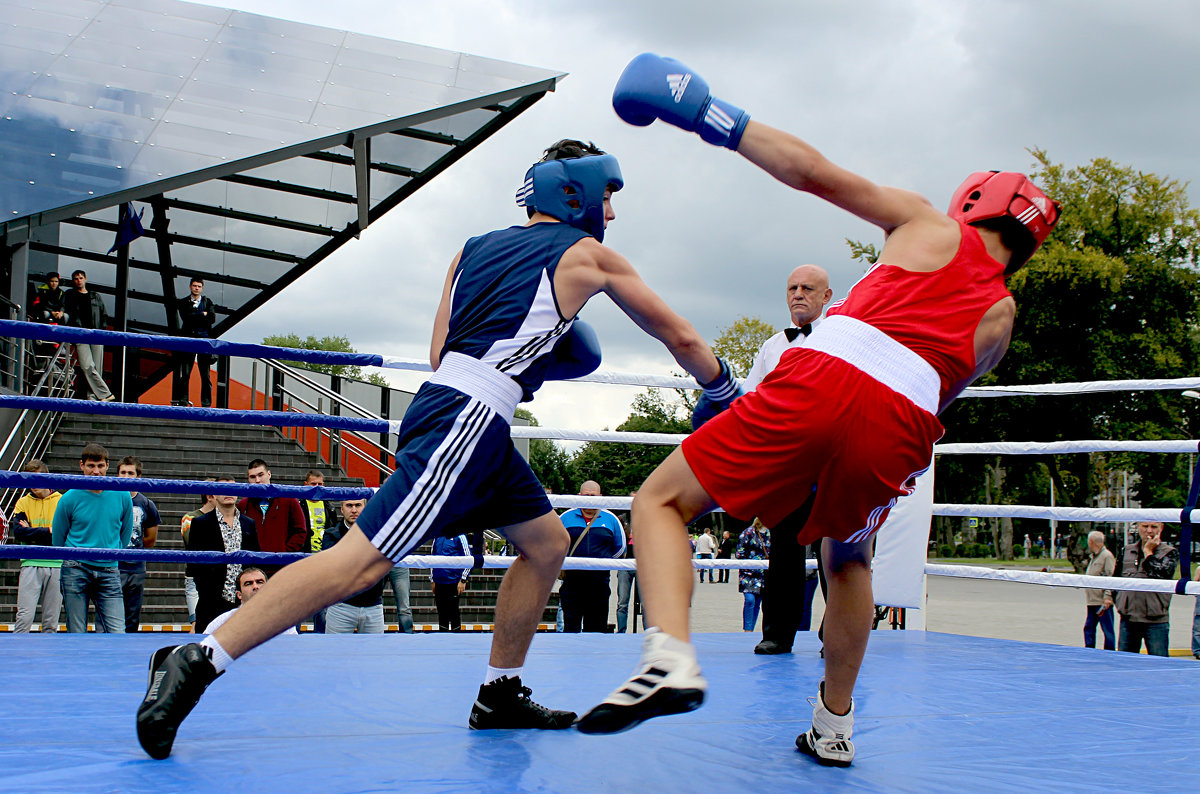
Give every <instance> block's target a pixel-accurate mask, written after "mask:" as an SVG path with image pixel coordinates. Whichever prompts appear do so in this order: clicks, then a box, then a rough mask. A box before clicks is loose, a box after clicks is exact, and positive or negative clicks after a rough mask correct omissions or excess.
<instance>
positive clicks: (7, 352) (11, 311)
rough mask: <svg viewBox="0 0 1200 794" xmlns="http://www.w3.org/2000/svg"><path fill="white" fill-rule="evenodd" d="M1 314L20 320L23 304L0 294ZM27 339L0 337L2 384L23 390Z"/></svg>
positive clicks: (0, 381)
mask: <svg viewBox="0 0 1200 794" xmlns="http://www.w3.org/2000/svg"><path fill="white" fill-rule="evenodd" d="M0 316H2V317H4V318H5V319H6V320H20V319H23V318H22V317H21V305H20V304H19V303H13V302H12V300H10V299H9V298H8V297H7V296H5V295H0ZM24 361H25V340H24V339H10V338H8V337H3V338H0V386H3V387H5V388H7V389H12V390H13V391H15V392H20V391H22V385H23V383H24V378H25V367H24V365H23V362H24Z"/></svg>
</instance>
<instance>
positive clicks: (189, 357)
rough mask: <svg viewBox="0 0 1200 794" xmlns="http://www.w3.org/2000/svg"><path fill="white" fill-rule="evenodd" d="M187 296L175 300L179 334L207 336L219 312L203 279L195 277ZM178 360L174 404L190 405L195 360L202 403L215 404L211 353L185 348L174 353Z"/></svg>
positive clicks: (174, 382)
mask: <svg viewBox="0 0 1200 794" xmlns="http://www.w3.org/2000/svg"><path fill="white" fill-rule="evenodd" d="M188 290H189V293H190V294H188V295H185V296H183V297H182V298H180V299H179V300H178V301H176V303H175V307H176V310H177V311H178V312H179V333H180V335H181V336H190V337H192V338H193V339H207V338H208V337H209V335H210V334H211V333H212V327H213V321H214V320H215V319H216V312H215V310H214V307H213V302H212V301H210V300H209V299H208V298H206V297H204V296H203V295H202V294H201V293H202V292H203V291H204V279H202V278H199V277H194V278H193V279H192V281H191V284H190V285H189V287H188ZM172 358H173V359H174V363H175V373H174V376H173V377H172V379H171V405H191V404H192V403H191V401H190V400H189V399H188V392H189V388H188V387H189V385H190V381H191V380H192V362H195V363H196V367H197V369H199V370H200V405H202V406H204V407H205V408H208V407H210V406H211V405H212V377H211V375H210V374H209V373H210V371H211V369H212V365H213V358H214V357H213V355H212V354H211V353H187V352H184V351H182V350H180V351H176V352H175V353H173V354H172Z"/></svg>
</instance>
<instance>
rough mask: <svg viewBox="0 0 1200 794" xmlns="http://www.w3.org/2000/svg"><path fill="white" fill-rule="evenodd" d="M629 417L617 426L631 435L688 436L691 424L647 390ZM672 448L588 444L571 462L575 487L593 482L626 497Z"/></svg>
mask: <svg viewBox="0 0 1200 794" xmlns="http://www.w3.org/2000/svg"><path fill="white" fill-rule="evenodd" d="M632 407H633V410H632V412H631V413H630V414H629V417H628V418H627V419H626V420H625V421H624V422H622V423H621V424H620V425H618V426H617V429H618V430H625V431H629V432H631V433H690V432H691V430H692V425H691V420H690V418H689V417H688V416H686V415H684V412H683V411H682V410H681V408H680V406H679V404H678V403H677V402H674V401H668V400H667V398H666V396H665V395H664V393H663V392H662V391H661V390H657V389H647V390H646V391H645V392H644V393H642V394H639V395H638V396H637V397H635V398H634V400H633V406H632ZM672 449H674V447H672V446H659V445H651V444H610V443H606V442H599V441H589V442H587V443H586V444H584V445H583V446H582V447H580V448H579V450H578V451H577V452H576V453H575V455H574V457H572V458H571V473H572V475H573V478H574V481H575V483H576V484H578V483H580V482H583V481H584V480H595V481H596V482H598V483H600V486H601V487H602V488H603V489H604V492H605V493H607V494H614V495H623V494H628V493H629V492H630V491H634V490H636V489H638V488H639V487H641V484H642V483H643V482H645V480H646V478H647V477H649V476H650V472H652V471H654V469H655V468H657V467H658V464H660V463H662V462H663V461H664V460H665V459H666V457H667V455H670V454H671V451H672Z"/></svg>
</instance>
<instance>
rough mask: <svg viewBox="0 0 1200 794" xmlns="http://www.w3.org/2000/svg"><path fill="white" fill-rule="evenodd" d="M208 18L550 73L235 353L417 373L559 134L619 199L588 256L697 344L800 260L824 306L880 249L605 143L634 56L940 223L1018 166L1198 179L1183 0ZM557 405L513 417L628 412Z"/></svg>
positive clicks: (837, 214) (370, 1)
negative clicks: (647, 289)
mask: <svg viewBox="0 0 1200 794" xmlns="http://www.w3.org/2000/svg"><path fill="white" fill-rule="evenodd" d="M230 4H231V5H233V6H235V7H237V8H240V9H244V10H247V11H253V12H256V13H265V14H269V15H273V16H279V17H283V18H287V19H293V20H296V21H301V22H307V23H311V24H321V25H327V26H330V27H338V28H348V29H351V30H354V31H357V32H362V33H367V34H371V35H379V36H386V37H389V38H395V39H400V40H405V41H412V42H415V43H418V44H424V45H430V46H436V47H443V48H448V49H454V50H458V51H463V52H468V53H472V54H475V55H481V56H486V57H493V58H500V59H503V60H509V61H514V62H518V63H525V64H529V65H532V66H539V67H544V68H550V69H561V70H563V71H566V72H568V73H569V74H568V76H567V78H566V79H564V80H563V81H562V82H561V84H560V85H559V87H558V90H557V91H556V92H554V93H553V94H550V95H548V96H547V97H545V98H544V99H543V100H542V101H541V102H539V103H538V104H537V105H535V106H534V107H533V108H532V109H531V110H529V111H528V112H527V113H525V114H524V115H523V116H522V117H520V118H518V119H517V120H516V121H514V122H513V123H512V124H510V125H509V126H508V127H506V128H505V129H503V130H501V131H500V132H499V133H498V134H497V135H495V136H494V137H493V138H492V139H490V140H488V141H487V142H485V143H484V144H483V145H482V146H480V147H479V148H478V149H477V150H475V151H474V152H472V153H471V154H469V155H468V156H467V157H466V158H465V159H464V160H463V161H462V162H461V163H459V164H458V165H456V166H454V167H453V168H451V169H450V170H449V171H448V172H447V173H446V174H444V175H443V176H441V177H439V178H438V179H436V180H434V182H433V183H432V184H430V185H429V186H427V187H425V188H422V189H421V190H420V191H418V192H417V194H415V195H414V196H413V197H412V198H411V199H409V200H408V201H406V202H404V203H403V204H401V205H400V207H398V208H397V209H395V210H393V211H392V212H391V213H390V214H389V215H388V216H386V217H385V218H384V219H382V220H381V221H380V222H379V223H377V224H375V225H374V226H372V227H371V228H370V229H369V230H367V232H366V233H365V234H364V235H363V237H362V239H361V240H359V241H357V242H354V243H351V244H350V245H347V246H346V247H345V248H343V249H342V250H341V251H339V252H338V253H337V254H335V255H334V256H332V257H330V258H329V259H328V260H326V261H325V262H323V263H322V264H321V265H320V266H319V267H318V268H317V269H316V270H315V271H314V272H312V273H310V274H308V275H306V276H305V277H303V278H301V279H299V280H298V281H297V282H296V283H295V284H293V285H291V286H290V287H288V288H287V289H286V290H284V292H283V293H282V294H281V295H279V296H278V297H277V298H275V299H273V300H272V301H271V302H270V303H268V304H267V305H266V306H265V307H264V308H263V309H261V310H260V311H259V312H257V313H256V314H255V315H254V316H252V317H251V318H249V319H248V320H247V321H246V322H244V323H243V324H242V325H241V326H239V328H237V329H236V330H235V333H234V336H235V337H237V338H245V339H254V338H261V336H262V335H263V334H265V333H274V332H281V331H291V332H295V333H299V334H301V335H307V334H309V333H314V334H317V335H318V336H323V335H326V334H332V333H336V334H344V335H346V336H349V337H350V339H351V340H352V342H353V343H354V344H355V345H356V346H357V347H358V348H359V349H360V350H371V351H373V352H383V353H391V354H395V355H409V356H423V355H426V354H427V352H428V344H429V335H430V328H431V327H432V322H433V313H434V310H435V308H436V305H437V301H438V297H439V295H440V291H441V288H442V283H443V279H444V277H445V273H446V268H447V265H448V263H449V262H450V259H451V257H452V256H453V255H454V253H455V251H457V250H458V248H459V247H460V246H461V245H462V243H463V242H464V241H465V240H466V239H467V238H468V237H470V236H472V235H475V234H479V233H482V232H485V231H488V230H490V229H492V228H497V227H501V226H505V225H509V224H513V223H520V222H522V220H523V215H522V213H521V211H520V210H519V209H518V208H517V207H515V205H514V204H513V198H512V197H513V191H514V190H515V189H516V186H517V183H518V182H519V181H520V178H521V176H522V174H523V173H524V170H525V168H526V167H527V166H528V164H529V163H530V162H532V161H533V160H534V159H536V157H537V156H538V155H539V154H540V151H541V149H542V148H543V147H544V146H546V145H547V144H548V143H550V142H552V141H554V140H556V139H557V138H560V137H564V136H568V135H569V136H573V137H582V138H587V139H591V140H595V141H596V142H597V143H598V144H599V145H600V146H601V147H603V148H605V149H607V150H608V151H611V152H613V153H615V154H617V156H618V157H619V158H620V160H621V166H622V171H623V172H624V175H625V178H626V189H625V190H624V191H622V192H621V193H620V194H619V195H618V196H617V198H616V201H615V203H614V206H615V209H616V212H617V216H618V217H617V220H616V221H615V223H614V224H613V225H612V227H611V228H610V230H609V232H608V235H607V237H606V242H607V243H609V244H610V245H612V246H613V247H614V248H616V249H617V250H619V251H621V252H622V253H623V254H625V255H626V256H627V257H628V258H629V259H630V261H632V262H633V263H634V265H635V266H636V267H638V268H639V271H640V272H641V273H642V275H643V277H644V278H645V279H646V281H647V283H649V284H650V286H651V287H653V288H654V289H655V290H656V291H658V292H660V293H661V294H662V295H663V297H664V298H665V299H666V300H667V301H668V303H670V304H671V305H672V306H673V307H675V308H676V309H677V310H678V311H679V312H680V313H681V314H683V315H684V316H685V317H687V318H688V319H689V320H691V321H692V322H693V323H694V324H695V325H696V326H697V328H698V329H699V330H700V331H701V332H702V333H703V334H704V335H706V336H707V337H709V338H713V337H715V336H716V335H717V334H718V333H719V331H720V329H721V328H722V327H723V326H726V325H729V324H730V323H732V322H733V321H734V320H735V319H737V318H738V317H739V316H741V315H745V314H749V315H756V316H760V317H762V318H764V319H766V320H768V321H769V322H775V323H782V322H783V321H784V320H785V319H786V314H785V311H784V308H783V301H782V298H781V294H782V293H781V291H782V286H783V283H784V279H785V278H786V276H787V273H788V272H789V271H790V270H791V268H792V267H794V266H795V265H796V264H799V263H802V262H816V263H819V264H822V265H824V266H825V267H826V268H827V269H828V270H829V271H830V276H831V286H832V287H833V289H834V291H835V293H836V294H838V295H844V294H845V292H846V290H847V289H849V287H850V286H851V285H852V284H853V283H854V281H855V280H857V278H858V277H859V276H860V275H861V273H862V270H863V266H862V265H861V264H859V263H856V262H852V261H850V259H849V255H848V249H847V248H846V246H845V243H844V242H843V240H844V238H847V237H850V238H854V239H860V240H863V241H866V242H875V243H879V242H881V241H882V236H881V234H880V233H879V231H878V230H877V229H875V228H874V227H872V226H870V225H868V224H866V223H864V222H862V221H860V220H858V219H856V218H853V217H851V216H849V215H848V214H846V213H844V212H841V211H838V210H836V209H834V208H832V207H831V206H829V205H826V204H824V203H822V202H821V201H819V200H818V199H815V198H813V197H811V196H807V195H803V194H798V193H796V192H794V191H792V190H790V189H788V188H786V187H784V186H782V185H780V184H778V183H776V182H774V181H773V180H772V179H771V178H770V177H768V176H766V175H765V174H764V173H761V172H759V171H757V170H756V169H755V168H753V167H752V166H750V165H749V164H747V163H746V162H745V161H744V160H742V159H741V158H739V157H738V156H737V155H735V154H733V153H731V152H728V151H725V150H720V149H714V148H713V147H710V146H708V145H706V144H704V143H703V142H701V141H700V140H699V139H697V138H696V137H695V136H690V135H684V134H682V133H680V132H679V131H677V130H675V129H673V128H670V127H667V126H665V125H663V124H661V123H659V124H655V125H652V126H651V127H649V128H633V127H629V126H626V125H625V124H623V123H621V122H620V120H619V119H617V118H616V117H615V115H614V114H613V113H612V111H611V108H610V105H609V97H610V95H611V91H612V85H613V83H614V81H615V80H616V78H617V76H618V75H619V74H620V72H621V70H622V69H623V68H624V65H625V64H626V63H627V61H628V59H629V58H630V57H632V56H633V55H635V54H636V53H638V52H641V51H644V50H651V51H656V52H660V53H663V54H669V55H673V56H675V57H677V58H679V59H681V60H683V61H684V62H685V63H688V64H689V65H691V66H692V67H693V68H695V69H697V70H698V71H700V72H701V73H702V74H704V75H705V76H706V77H707V79H708V81H709V83H710V84H711V85H712V86H713V89H714V93H716V94H718V95H719V96H722V98H725V99H727V100H729V101H733V102H735V103H737V104H740V105H741V106H743V107H745V108H746V109H747V110H748V111H749V112H750V113H751V115H752V116H753V117H754V118H756V119H759V120H762V121H764V122H767V123H769V124H773V125H775V126H779V127H782V128H784V129H787V130H790V131H793V132H795V133H796V134H798V135H800V136H802V137H804V138H805V139H806V140H810V141H811V142H812V143H814V144H815V145H816V146H818V147H819V148H821V150H822V151H823V152H824V153H825V154H826V155H827V156H828V157H830V158H831V159H832V160H834V161H835V162H837V163H839V164H841V165H844V166H845V167H847V168H850V169H851V170H854V171H856V172H859V173H862V174H864V175H866V176H868V177H869V178H871V179H874V180H876V181H878V182H880V183H882V184H889V185H898V186H902V187H906V188H910V189H913V190H916V191H918V192H920V193H922V194H924V195H926V196H927V197H928V198H929V199H930V200H931V201H932V202H933V203H934V204H935V205H938V206H941V205H943V204H944V203H945V202H946V201H947V200H948V199H949V196H950V194H951V193H952V192H953V190H954V188H955V187H956V186H957V184H958V182H959V181H960V180H961V179H962V178H963V177H964V176H965V175H966V174H968V173H970V172H971V171H975V170H980V169H987V168H999V169H1006V170H1008V169H1012V170H1025V169H1027V168H1029V167H1030V165H1031V163H1032V158H1031V157H1030V156H1029V154H1028V152H1027V148H1029V147H1042V148H1045V149H1047V150H1048V151H1049V152H1050V154H1051V156H1052V157H1053V158H1054V159H1055V160H1057V161H1059V162H1064V163H1066V164H1068V165H1076V164H1082V163H1084V162H1086V161H1088V160H1089V159H1091V158H1093V157H1097V156H1106V157H1112V158H1114V159H1116V160H1117V161H1119V162H1121V163H1126V164H1129V165H1132V166H1134V167H1137V168H1140V169H1142V170H1146V171H1155V172H1158V173H1161V174H1169V175H1171V176H1173V177H1175V178H1177V179H1180V180H1181V181H1190V182H1192V185H1193V187H1192V190H1195V189H1196V184H1197V180H1196V176H1197V175H1198V174H1200V154H1197V147H1196V146H1195V145H1194V130H1195V129H1197V122H1198V121H1200V118H1198V116H1200V96H1198V93H1200V88H1198V87H1197V81H1196V80H1195V75H1196V74H1200V54H1197V49H1196V47H1195V46H1194V41H1193V40H1194V36H1195V31H1196V30H1197V29H1198V28H1200V25H1198V24H1197V23H1200V11H1197V10H1196V9H1197V7H1196V6H1195V5H1194V4H1193V3H1191V2H1185V0H1180V1H1179V2H1167V1H1166V0H1148V2H1143V3H1139V4H1136V5H1133V4H1128V3H1121V2H1116V1H1115V0H1098V1H1094V2H1089V3H1088V4H1086V6H1084V5H1081V4H1058V5H1056V4H1047V3H1044V2H1032V1H1031V0H1011V1H1010V2H1004V3H962V2H958V0H908V1H907V2H897V1H896V0H865V1H864V2H855V3H827V2H815V0H803V1H792V2H789V1H787V0H778V1H777V2H772V1H767V0H757V1H755V0H748V1H747V2H742V3H738V4H711V3H695V2H685V1H684V0H669V1H667V2H656V3H645V2H633V0H610V1H608V2H604V3H593V4H583V5H571V6H566V5H564V4H562V3H552V2H543V1H540V0H521V1H520V2H517V1H516V0H513V1H511V2H510V1H507V0H504V1H502V0H462V1H461V2H452V3H428V2H415V1H413V0H359V1H358V2H355V3H353V4H349V5H347V4H330V3H326V2H324V0H321V1H320V2H318V1H317V0H286V1H285V0H231V2H230ZM348 12H349V13H348ZM584 314H585V316H587V318H588V320H589V321H590V322H592V323H593V324H594V325H595V326H596V328H597V331H598V333H599V334H600V337H601V340H602V342H603V345H604V349H605V357H606V358H605V366H606V367H608V368H611V369H620V370H638V369H644V370H645V371H651V372H658V373H665V372H670V371H674V370H677V369H678V368H677V366H676V365H675V364H674V362H673V361H672V360H671V358H670V356H669V355H667V354H666V352H665V351H664V350H663V348H662V347H661V346H660V345H658V344H657V343H655V342H653V341H652V340H650V339H649V338H648V337H646V336H645V335H644V334H642V333H641V332H640V331H639V330H637V328H636V327H635V326H634V325H633V324H632V323H631V322H630V321H629V320H628V319H627V318H625V317H623V316H622V315H621V313H620V312H619V311H618V310H617V309H615V308H614V307H613V306H612V304H611V303H608V302H606V301H604V300H603V299H600V298H597V299H594V300H593V301H592V303H591V304H590V305H589V306H588V307H587V308H586V309H585V312H584ZM558 388H561V389H564V390H570V391H569V392H568V393H569V394H570V396H569V397H558V396H554V397H551V396H550V394H547V395H546V396H545V397H544V398H542V399H539V401H537V402H535V404H534V405H533V406H532V407H533V410H534V412H535V414H536V415H538V417H539V419H540V420H541V421H542V423H543V424H546V425H563V424H578V425H580V426H583V427H600V426H602V425H605V424H607V425H609V426H613V425H615V424H616V423H617V422H619V421H620V419H621V418H623V416H624V414H625V412H627V410H628V409H627V407H626V406H627V404H628V400H629V399H631V396H632V395H623V394H622V393H620V390H611V391H608V390H606V389H605V388H604V387H579V386H576V385H573V384H566V385H563V386H561V387H556V389H558Z"/></svg>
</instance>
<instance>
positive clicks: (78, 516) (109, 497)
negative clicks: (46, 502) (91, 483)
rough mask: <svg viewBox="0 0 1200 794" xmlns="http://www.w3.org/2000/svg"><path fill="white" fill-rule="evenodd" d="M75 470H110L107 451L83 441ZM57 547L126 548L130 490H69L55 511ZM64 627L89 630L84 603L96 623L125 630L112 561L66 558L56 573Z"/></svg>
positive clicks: (90, 474) (130, 527)
mask: <svg viewBox="0 0 1200 794" xmlns="http://www.w3.org/2000/svg"><path fill="white" fill-rule="evenodd" d="M79 469H80V471H82V472H83V474H84V475H85V476H87V477H103V476H105V475H106V474H107V473H108V450H106V449H105V448H104V447H102V446H100V445H99V444H85V445H84V447H83V451H82V452H81V453H80V455H79ZM52 534H53V538H54V545H55V546H66V547H68V548H76V549H124V548H127V547H128V546H129V538H130V537H132V535H133V499H131V498H130V496H129V492H128V491H86V490H78V489H75V488H72V489H71V490H69V491H67V492H66V493H65V494H63V496H62V498H61V499H59V501H58V507H57V508H56V509H55V511H54V524H53V533H52ZM59 575H60V577H61V578H60V580H59V582H60V585H61V587H62V595H63V606H64V607H65V608H66V611H67V631H69V632H71V633H72V634H82V633H84V632H86V631H87V611H88V601H91V602H92V603H93V604H94V605H95V607H96V627H97V629H98V630H99V631H102V632H107V633H109V634H123V633H124V632H125V600H124V599H123V598H122V597H121V577H120V575H119V574H118V572H117V563H116V560H111V561H110V560H96V561H91V560H89V561H86V562H85V561H83V560H67V561H65V562H63V564H62V569H61V571H60V574H59Z"/></svg>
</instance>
